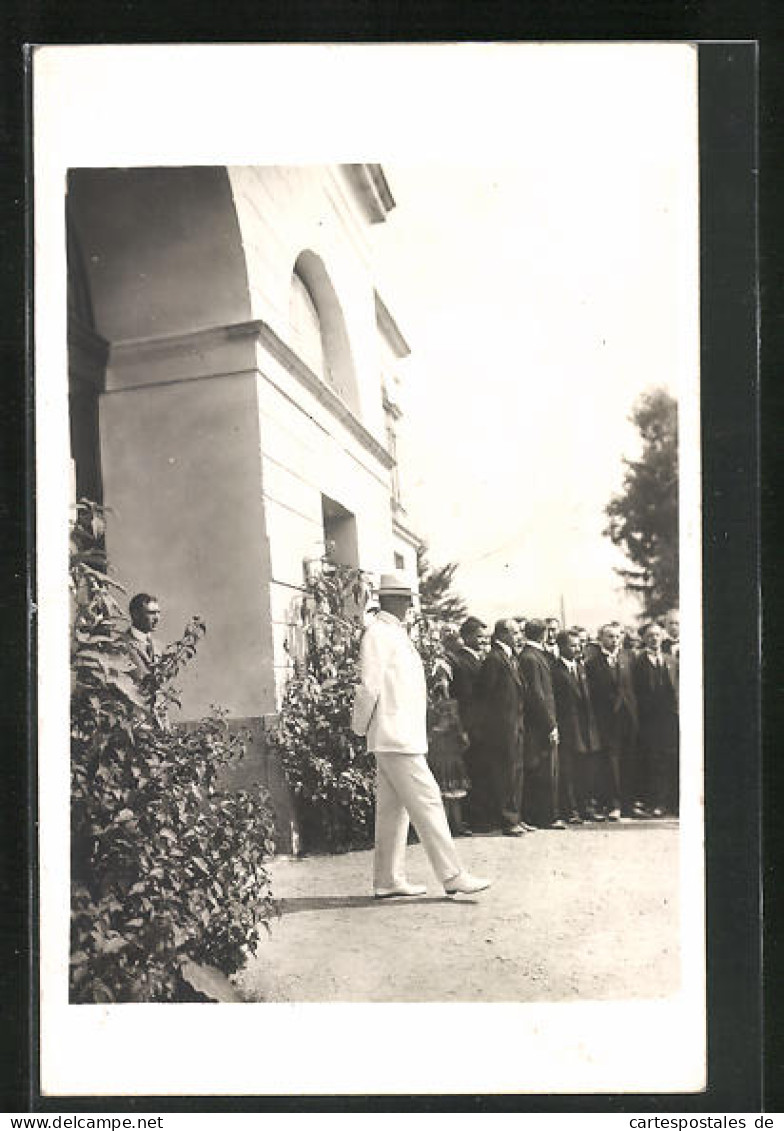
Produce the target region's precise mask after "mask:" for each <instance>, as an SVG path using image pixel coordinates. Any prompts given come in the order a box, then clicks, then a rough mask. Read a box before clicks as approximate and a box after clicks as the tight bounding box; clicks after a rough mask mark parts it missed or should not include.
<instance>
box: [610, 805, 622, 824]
mask: <svg viewBox="0 0 784 1131" xmlns="http://www.w3.org/2000/svg"><path fill="white" fill-rule="evenodd" d="M620 819H621V811H620V809H618V808H615V809H611V810H610V812H609V813H608V814H607V820H608V821H620Z"/></svg>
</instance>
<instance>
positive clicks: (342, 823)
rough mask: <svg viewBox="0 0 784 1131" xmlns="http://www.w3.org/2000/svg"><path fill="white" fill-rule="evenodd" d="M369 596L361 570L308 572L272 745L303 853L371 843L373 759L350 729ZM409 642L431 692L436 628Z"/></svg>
mask: <svg viewBox="0 0 784 1131" xmlns="http://www.w3.org/2000/svg"><path fill="white" fill-rule="evenodd" d="M369 591H370V585H369V581H368V578H367V576H366V575H365V574H364V573H362V571H360V570H355V569H351V568H349V567H348V566H342V565H336V564H335V563H333V562H330V561H329V560H328V559H325V560H324V561H323V562H321V563H320V568H318V569H316V570H311V571H309V576H308V580H307V582H306V585H305V596H304V597H303V600H302V603H301V610H300V617H301V626H302V632H303V636H304V648H303V658H302V659H301V660H300V661H299V662H296V663H295V665H294V671H293V674H292V676H291V678H290V679H289V682H288V684H287V687H286V691H285V695H284V699H283V704H282V706H281V710H280V713H279V716H278V720H277V723H276V725H275V726H274V727H273V728H272V729H271V731H270V732H269V739H270V744H271V746H272V748H273V749H276V750H277V752H278V755H279V757H280V760H281V763H282V765H283V768H284V771H285V774H286V779H287V782H288V785H289V789H290V790H291V793H292V795H293V798H294V807H295V813H296V817H297V823H298V827H299V835H300V846H301V849H302V851H304V852H317V851H325V850H326V851H343V850H346V849H350V848H366V847H368V846H369V845H370V844H372V842H373V832H374V806H375V771H376V767H375V759H374V757H373V755H372V754H370V753H368V750H367V745H366V742H365V739H364V738H358V737H357V736H356V735H355V734H354V733H353V732H352V730H351V710H352V706H353V702H354V691H355V688H356V684H357V681H358V678H359V670H358V660H359V645H360V641H361V639H362V632H363V624H362V618H361V615H360V613H359V610H361V609H362V608H363V607H364V604H365V599H366V597H367V595H368V593H369ZM412 639H413V640H414V643H415V644H416V646H417V648H418V649H419V651H420V655H421V656H422V660H423V663H424V665H425V674H426V676H427V683H428V690H429V691H432V690H433V689H434V688H435V687H436V685H437V683H438V681H439V678H442V676H441V673H442V671H443V667H442V665H443V661H444V655H445V654H444V649H443V646H442V644H441V641H440V631H439V627H438V626H437V625H436V624H434V623H433V622H432V621H428V620H426V619H425V618H424V617H420V618H419V620H418V622H417V625H416V626H415V629H414V631H413V633H412Z"/></svg>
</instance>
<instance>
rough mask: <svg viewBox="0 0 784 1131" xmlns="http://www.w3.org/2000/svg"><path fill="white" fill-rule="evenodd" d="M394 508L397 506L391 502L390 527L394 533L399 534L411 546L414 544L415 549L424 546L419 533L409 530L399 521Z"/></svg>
mask: <svg viewBox="0 0 784 1131" xmlns="http://www.w3.org/2000/svg"><path fill="white" fill-rule="evenodd" d="M396 510H398V508H397V507H396V506H395V505H394V503H393V506H392V512H393V513H392V529H393V531H394V532H395V534H397V535H399V536H400V537H401V538H402V539H403V541H404V542H408V543H409V544H410V545H411V546H414V547H415V548H416V549H418V548H419V547H420V546H424V542H423V541H422V539H421V538H420V537H419V535H418V534H415V533H414V531H413V530H411V529H410V528H409V527H408V526H405V525H404V524H403V523H402V522H401V521H400V519H399V518H398V517H397V514H396V513H395V511H396Z"/></svg>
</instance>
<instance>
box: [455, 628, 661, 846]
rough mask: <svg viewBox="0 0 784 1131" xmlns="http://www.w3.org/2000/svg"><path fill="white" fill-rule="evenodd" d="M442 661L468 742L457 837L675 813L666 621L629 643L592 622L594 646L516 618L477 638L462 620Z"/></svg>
mask: <svg viewBox="0 0 784 1131" xmlns="http://www.w3.org/2000/svg"><path fill="white" fill-rule="evenodd" d="M449 653H450V664H451V668H452V681H451V692H452V695H453V697H454V698H455V699H456V700H457V702H458V704H459V712H460V719H461V722H462V725H463V728H464V729H465V731H466V733H467V735H468V738H469V741H470V745H469V747H468V749H467V751H466V752H465V753H464V755H463V757H464V759H465V762H466V769H467V771H468V776H469V778H470V781H471V790H470V792H469V794H468V797H467V798H466V805H465V808H466V809H467V813H466V816H467V830H468V829H473V830H476V831H479V830H481V829H485V830H489V829H498V828H500V829H501V830H502V831H503V832H504V833H505V834H506V835H509V836H522V835H524V834H525V833H526V832H529V831H532V830H534V829H536V828H554V829H565V828H567V826H568V825H569V824H580V823H582V822H583V821H618V820H620V819H621V818H622V817H630V818H647V817H656V818H659V817H664V816H668V815H669V816H676V815H677V813H678V758H679V740H678V663H679V655H678V654H679V624H678V616H677V613H675V612H673V613H671V614H669V615H668V617H667V618H666V620H665V623H664V624H660V623H658V622H652V623H650V624H648V625H646V626H645V627H644V628H643V629H642V631H641V633H640V635H639V636H636V634H632V633H628V632H627V633H624V631H623V629H622V627H621V625H620V624H618V623H617V622H611V623H608V624H604V625H602V626H601V628H600V629H599V630H598V632H597V634H596V638H595V639H591V638H590V637H589V634H588V632H587V631H586V630H585V629H584V628H582V627H581V626H575V627H573V628H569V629H561V627H560V624H559V622H558V621H557V620H556V619H555V618H550V619H549V620H542V619H539V618H533V619H530V620H529V619H527V618H524V617H518V618H506V619H503V620H499V621H498V622H497V623H496V625H495V627H494V629H493V632H492V636H489V634H488V629H487V626H486V625H485V624H484V623H483V622H482V621H481V620H479V619H478V618H477V617H469V618H468V619H467V620H466V621H465V622H464V624H463V625H462V627H461V629H460V635H459V639H458V640H455V641H454V642H453V644H452V646H451V647H450V648H449ZM467 830H466V831H467Z"/></svg>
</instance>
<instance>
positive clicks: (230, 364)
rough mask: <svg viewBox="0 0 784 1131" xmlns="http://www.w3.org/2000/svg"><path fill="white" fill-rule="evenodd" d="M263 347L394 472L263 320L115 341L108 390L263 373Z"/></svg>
mask: <svg viewBox="0 0 784 1131" xmlns="http://www.w3.org/2000/svg"><path fill="white" fill-rule="evenodd" d="M259 349H261V350H262V351H265V352H266V353H267V354H269V356H270V357H271V358H273V360H274V361H276V362H277V363H278V364H279V365H281V366H282V367H283V369H285V371H286V372H287V373H289V374H290V375H291V376H292V377H294V378H295V379H296V381H297V382H298V383H299V384H300V385H301V386H302V387H303V388H304V389H307V390H308V392H310V393H311V394H312V395H313V396H314V397H315V398H316V400H318V401H319V403H320V404H322V405H323V406H324V408H326V409H327V410H328V411H329V412H330V414H331V415H332V416H333V417H335V418H336V419H337V420H339V421H340V422H341V424H342V425H343V426H344V427H345V428H346V429H347V431H348V432H350V433H351V435H352V436H354V438H355V439H356V440H358V442H359V443H360V444H361V445H362V447H363V448H365V450H366V451H368V452H369V453H370V454H371V455H372V456H374V458H375V459H376V460H378V462H379V463H380V464H381V466H382V467H384V468H386V469H387V470H391V468H393V467H394V466H395V461H394V459H393V457H392V456H391V455H390V453H389V452H388V451H387V449H386V448H385V447H384V445H383V444H381V443H380V442H379V441H378V440H377V439H376V437H375V436H373V435H372V433H370V432H369V431H368V430H367V428H365V426H364V424H362V423H361V422H360V421H359V420H358V419H357V417H356V416H355V415H354V413H353V412H352V411H351V409H350V408H349V407H348V405H346V404H345V403H344V402H343V401H342V400H341V398H340V397H339V396H338V395H337V393H335V392H333V390H332V389H330V388H329V386H328V385H326V384H325V383H324V381H322V380H321V378H320V377H318V376H317V375H316V374H315V373H314V372H313V370H312V369H311V368H310V367H309V366H307V365H306V364H305V362H304V361H302V359H301V358H300V357H299V356H298V355H297V354H296V353H294V351H293V350H292V349H291V348H290V347H289V346H288V345H286V343H285V342H284V341H283V340H282V339H281V338H279V337H278V335H277V334H276V333H275V331H274V330H273V329H272V327H271V326H268V325H267V323H266V322H263V321H262V320H261V319H254V320H253V321H251V322H236V323H232V324H230V325H228V326H213V327H210V328H209V329H206V330H195V331H193V332H192V333H187V334H172V335H167V336H165V337H160V338H137V339H134V340H132V341H123V342H114V343H112V346H111V350H110V355H109V365H108V382H107V384H108V390H107V391H108V392H109V393H114V392H122V391H126V390H129V389H132V388H138V387H140V386H143V385H162V384H172V383H174V382H178V381H189V380H204V379H206V378H220V377H224V376H227V375H230V374H237V373H242V372H249V371H251V370H254V369H255V370H257V371H259V372H263V370H261V369H260V368H259V363H260V360H261V359H260V358H259V357H258V350H259Z"/></svg>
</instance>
